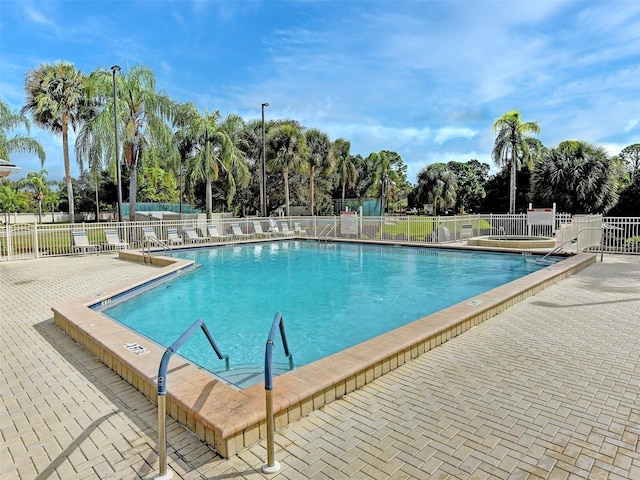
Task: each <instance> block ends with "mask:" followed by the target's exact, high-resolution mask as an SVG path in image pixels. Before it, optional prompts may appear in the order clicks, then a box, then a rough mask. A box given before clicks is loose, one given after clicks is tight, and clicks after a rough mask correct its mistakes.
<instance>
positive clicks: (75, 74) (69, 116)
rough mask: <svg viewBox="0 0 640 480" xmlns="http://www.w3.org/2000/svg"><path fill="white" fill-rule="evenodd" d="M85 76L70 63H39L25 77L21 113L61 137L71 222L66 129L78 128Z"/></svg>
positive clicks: (84, 96)
mask: <svg viewBox="0 0 640 480" xmlns="http://www.w3.org/2000/svg"><path fill="white" fill-rule="evenodd" d="M84 80H85V76H84V75H83V74H82V72H80V71H79V70H78V71H76V69H75V67H74V66H73V64H71V63H67V62H57V63H54V64H47V63H45V64H42V65H40V66H39V67H38V68H37V69H35V70H33V71H32V72H30V73H28V74H27V78H26V81H25V90H26V101H25V105H24V107H23V108H22V112H23V113H24V112H30V113H31V115H32V116H33V119H34V121H35V122H36V124H37V125H39V126H40V127H42V128H44V129H45V130H48V131H50V132H52V133H54V134H55V135H62V155H63V159H64V175H65V183H66V185H67V196H68V197H69V199H68V200H69V217H70V221H71V222H72V223H73V222H74V217H75V209H74V203H73V184H72V183H71V165H70V162H69V126H71V127H72V128H74V129H75V128H77V126H78V124H79V121H80V113H81V112H82V106H83V104H85V103H86V90H85V85H84Z"/></svg>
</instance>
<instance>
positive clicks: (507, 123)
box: [491, 110, 540, 213]
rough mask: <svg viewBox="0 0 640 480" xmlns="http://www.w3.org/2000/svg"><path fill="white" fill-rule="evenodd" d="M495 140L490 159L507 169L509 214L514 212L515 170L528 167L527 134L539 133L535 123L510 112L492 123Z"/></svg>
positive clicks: (515, 112) (514, 111)
mask: <svg viewBox="0 0 640 480" xmlns="http://www.w3.org/2000/svg"><path fill="white" fill-rule="evenodd" d="M493 131H494V132H496V134H497V135H496V140H495V143H494V145H493V152H492V154H491V155H492V157H493V160H494V161H495V162H496V164H497V165H499V166H501V167H507V166H508V167H509V168H510V169H511V170H510V174H511V176H510V181H509V213H515V211H516V170H518V169H520V168H522V166H523V165H528V164H529V163H530V159H531V152H530V150H529V142H528V139H530V138H531V137H529V136H528V134H529V133H540V127H539V126H538V124H537V123H536V122H523V121H522V120H521V118H520V112H518V111H517V110H512V111H510V112H507V113H505V114H504V115H502V116H501V117H500V118H498V119H497V120H496V121H495V122H494V123H493Z"/></svg>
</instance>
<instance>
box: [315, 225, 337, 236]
mask: <svg viewBox="0 0 640 480" xmlns="http://www.w3.org/2000/svg"><path fill="white" fill-rule="evenodd" d="M335 228H336V226H335V224H333V225H331V224H329V225H325V226H324V228H323V229H322V231H321V232H320V233H319V234H318V238H320V237H322V234H323V233H324V232H325V230H327V229H329V231H328V232H327V234H326V235H325V237H324V238H325V240H328V239H329V235H330V234H331V231H332V230H335Z"/></svg>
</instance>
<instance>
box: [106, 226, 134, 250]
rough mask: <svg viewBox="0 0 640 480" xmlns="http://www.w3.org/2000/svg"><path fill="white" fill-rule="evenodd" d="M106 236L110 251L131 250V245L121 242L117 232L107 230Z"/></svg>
mask: <svg viewBox="0 0 640 480" xmlns="http://www.w3.org/2000/svg"><path fill="white" fill-rule="evenodd" d="M104 234H105V236H106V237H107V247H109V249H111V250H122V249H124V248H129V244H128V243H127V242H123V241H122V240H120V237H119V236H118V231H117V230H105V231H104Z"/></svg>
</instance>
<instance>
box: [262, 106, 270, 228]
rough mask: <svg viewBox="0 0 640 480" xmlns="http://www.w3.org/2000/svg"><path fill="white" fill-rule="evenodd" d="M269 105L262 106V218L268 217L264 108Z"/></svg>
mask: <svg viewBox="0 0 640 480" xmlns="http://www.w3.org/2000/svg"><path fill="white" fill-rule="evenodd" d="M268 106H269V104H268V103H263V104H262V198H261V199H260V200H261V202H260V203H261V204H262V205H261V206H262V216H263V217H266V216H267V153H266V147H267V137H266V132H265V131H264V107H268Z"/></svg>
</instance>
